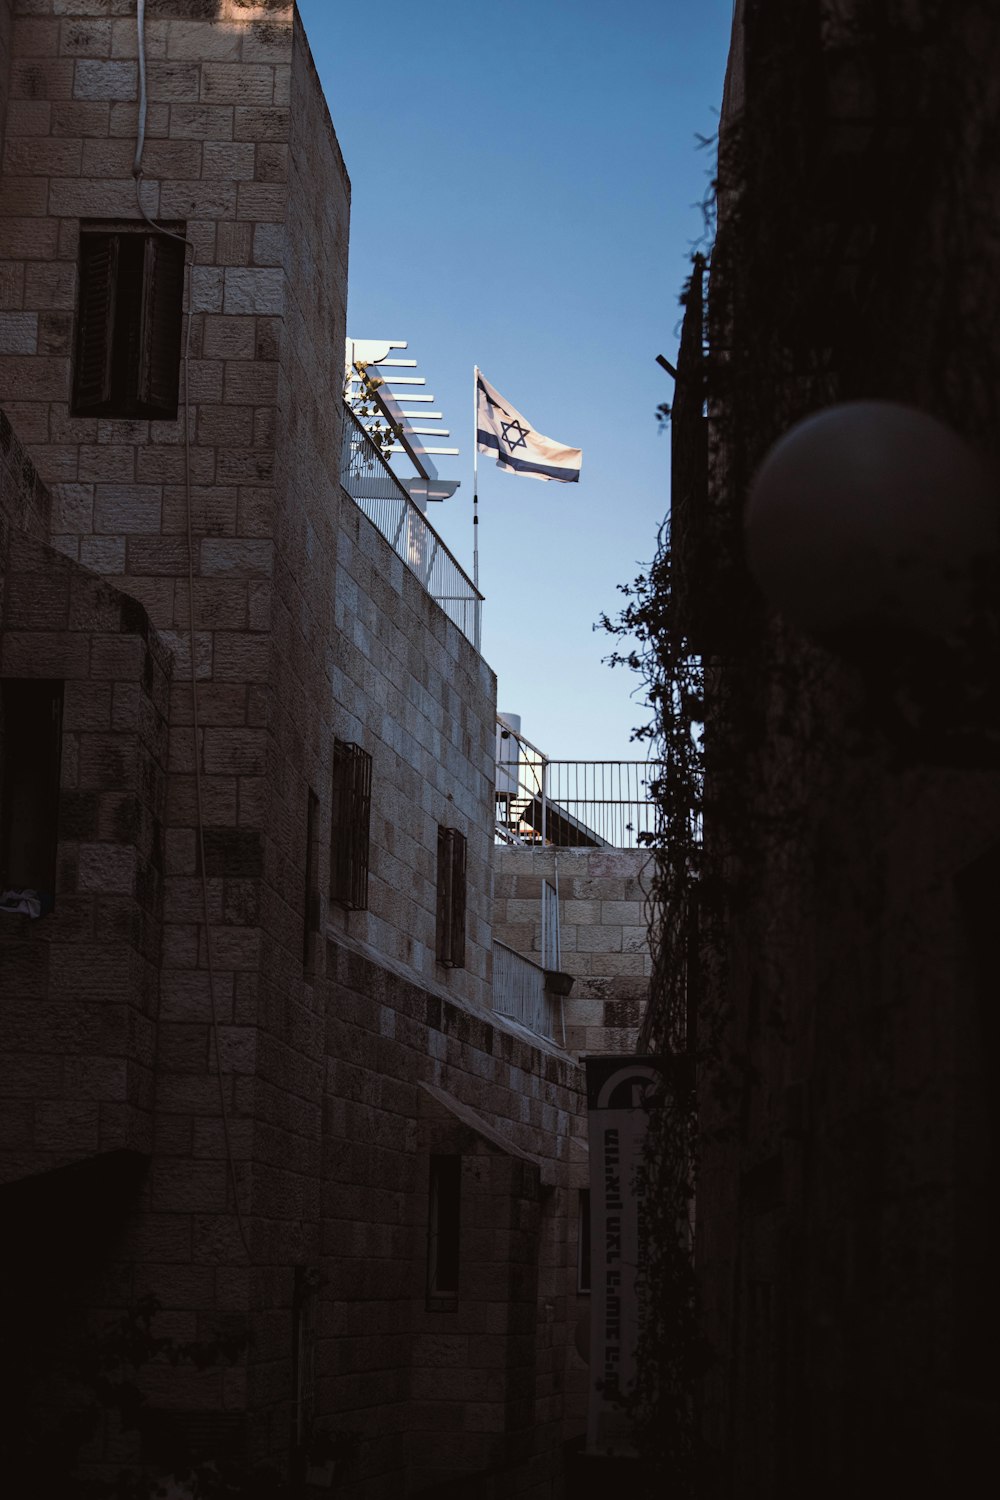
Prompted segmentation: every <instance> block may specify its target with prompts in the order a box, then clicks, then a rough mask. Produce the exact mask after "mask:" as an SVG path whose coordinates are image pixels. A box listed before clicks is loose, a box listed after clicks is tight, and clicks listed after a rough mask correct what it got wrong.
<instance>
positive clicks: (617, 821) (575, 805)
mask: <svg viewBox="0 0 1000 1500" xmlns="http://www.w3.org/2000/svg"><path fill="white" fill-rule="evenodd" d="M661 770H662V768H661V766H660V765H659V763H658V762H656V761H644V760H550V759H549V758H548V757H547V756H546V755H544V754H543V752H542V751H541V750H539V749H538V747H537V746H536V745H533V744H532V743H531V741H530V740H527V739H525V738H524V736H523V735H521V734H519V733H517V732H515V731H514V730H513V729H511V728H510V726H509V725H507V724H505V723H504V722H503V720H501V719H498V720H497V757H496V803H497V807H496V835H497V838H498V840H499V841H500V842H502V843H508V844H547V845H554V846H555V847H557V848H573V849H636V848H642V847H644V846H646V845H648V844H649V843H651V842H652V840H653V838H654V837H655V835H656V831H657V828H658V826H659V817H660V812H659V807H658V805H657V803H656V802H655V801H654V800H653V796H652V788H653V784H654V783H655V781H656V779H657V777H658V776H659V775H660V774H661Z"/></svg>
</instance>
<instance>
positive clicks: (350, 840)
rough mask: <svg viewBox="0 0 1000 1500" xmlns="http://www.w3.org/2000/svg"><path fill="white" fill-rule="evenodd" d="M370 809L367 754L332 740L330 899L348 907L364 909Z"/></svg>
mask: <svg viewBox="0 0 1000 1500" xmlns="http://www.w3.org/2000/svg"><path fill="white" fill-rule="evenodd" d="M371 811H372V758H371V756H370V755H369V754H368V753H367V751H365V750H362V748H361V746H360V745H352V744H349V743H348V742H347V741H346V740H334V742H333V812H332V827H331V834H330V900H331V901H336V902H337V903H338V905H340V906H346V907H347V909H348V911H364V909H365V908H366V907H367V905H368V829H369V824H370V822H371Z"/></svg>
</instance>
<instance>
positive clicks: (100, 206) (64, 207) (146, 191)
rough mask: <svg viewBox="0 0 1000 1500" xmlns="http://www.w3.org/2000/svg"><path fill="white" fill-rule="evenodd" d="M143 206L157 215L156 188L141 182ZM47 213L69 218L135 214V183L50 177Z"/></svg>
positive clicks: (157, 198)
mask: <svg viewBox="0 0 1000 1500" xmlns="http://www.w3.org/2000/svg"><path fill="white" fill-rule="evenodd" d="M142 202H143V207H144V208H145V210H146V212H147V213H149V214H153V215H155V214H157V213H159V211H160V210H159V186H158V184H157V183H155V182H153V181H146V182H144V183H143V192H142ZM49 213H50V214H53V215H56V216H61V217H64V218H72V219H115V218H128V217H130V216H131V215H132V214H134V213H135V183H134V182H133V181H132V179H131V177H129V179H128V180H127V181H123V182H108V181H107V180H105V179H103V178H100V177H81V178H69V177H53V178H52V179H51V181H50V183H49Z"/></svg>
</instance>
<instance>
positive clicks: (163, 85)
mask: <svg viewBox="0 0 1000 1500" xmlns="http://www.w3.org/2000/svg"><path fill="white" fill-rule="evenodd" d="M146 79H147V87H148V90H149V97H150V99H152V100H159V101H161V102H162V103H167V104H171V105H173V104H196V103H197V102H198V100H199V97H200V80H199V70H198V68H197V67H196V65H195V64H194V63H187V62H183V63H178V62H151V63H150V64H149V65H148V67H147V69H146ZM213 102H214V101H213ZM172 123H173V121H172V120H171V124H172Z"/></svg>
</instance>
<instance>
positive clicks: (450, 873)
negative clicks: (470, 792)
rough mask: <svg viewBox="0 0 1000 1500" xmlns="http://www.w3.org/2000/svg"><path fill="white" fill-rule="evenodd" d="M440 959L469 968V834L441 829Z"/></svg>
mask: <svg viewBox="0 0 1000 1500" xmlns="http://www.w3.org/2000/svg"><path fill="white" fill-rule="evenodd" d="M437 868H438V878H437V943H436V948H437V957H438V961H439V962H440V963H443V964H445V965H446V966H447V967H448V968H449V969H461V968H464V967H465V835H464V834H462V833H459V831H458V829H457V828H439V829H438V866H437Z"/></svg>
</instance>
